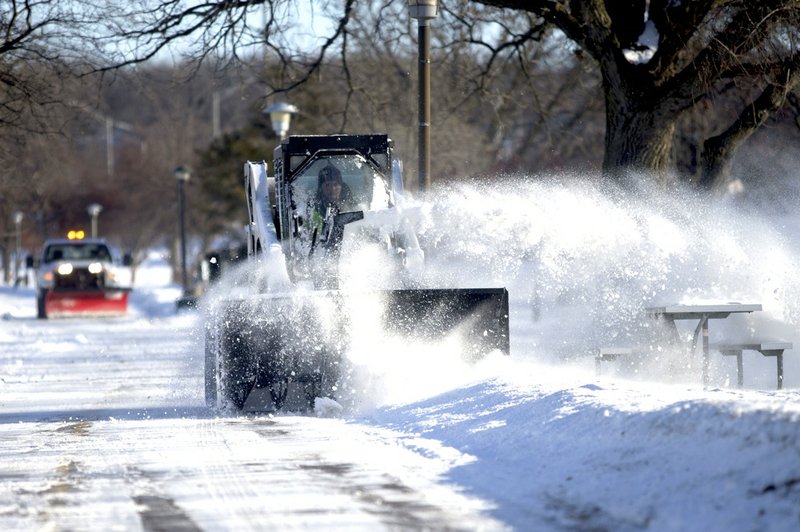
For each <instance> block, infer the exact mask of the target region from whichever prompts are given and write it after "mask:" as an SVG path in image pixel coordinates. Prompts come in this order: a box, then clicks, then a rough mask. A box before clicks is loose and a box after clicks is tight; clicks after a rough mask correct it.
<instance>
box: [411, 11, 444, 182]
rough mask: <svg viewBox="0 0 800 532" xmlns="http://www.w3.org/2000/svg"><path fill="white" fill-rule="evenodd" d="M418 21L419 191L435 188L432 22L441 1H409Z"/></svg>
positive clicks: (413, 15)
mask: <svg viewBox="0 0 800 532" xmlns="http://www.w3.org/2000/svg"><path fill="white" fill-rule="evenodd" d="M408 11H409V15H410V16H411V18H415V19H417V42H418V45H419V71H418V72H419V74H418V77H419V176H418V177H419V191H420V192H425V191H427V190H430V188H431V128H430V125H431V35H430V32H429V22H430V20H431V19H434V18H436V16H437V15H438V14H439V5H438V0H408Z"/></svg>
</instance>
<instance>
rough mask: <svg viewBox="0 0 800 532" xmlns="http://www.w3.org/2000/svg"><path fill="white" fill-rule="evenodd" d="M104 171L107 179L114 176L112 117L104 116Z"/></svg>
mask: <svg viewBox="0 0 800 532" xmlns="http://www.w3.org/2000/svg"><path fill="white" fill-rule="evenodd" d="M106 171H107V172H108V177H109V179H113V177H114V119H113V118H111V117H110V116H107V117H106Z"/></svg>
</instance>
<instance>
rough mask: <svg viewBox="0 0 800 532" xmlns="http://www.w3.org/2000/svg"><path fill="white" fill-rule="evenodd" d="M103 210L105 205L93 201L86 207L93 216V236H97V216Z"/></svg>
mask: <svg viewBox="0 0 800 532" xmlns="http://www.w3.org/2000/svg"><path fill="white" fill-rule="evenodd" d="M102 211H103V206H102V205H100V204H99V203H92V204H91V205H89V206H88V207H86V212H88V213H89V216H91V217H92V238H97V217H98V216H100V213H101V212H102Z"/></svg>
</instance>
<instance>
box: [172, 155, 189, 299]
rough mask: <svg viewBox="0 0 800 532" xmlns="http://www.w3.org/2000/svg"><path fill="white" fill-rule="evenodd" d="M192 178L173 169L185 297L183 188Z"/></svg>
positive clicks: (185, 170)
mask: <svg viewBox="0 0 800 532" xmlns="http://www.w3.org/2000/svg"><path fill="white" fill-rule="evenodd" d="M191 177H192V174H191V172H190V171H189V170H188V169H187V168H184V167H183V166H179V167H177V168H176V169H175V180H176V181H177V182H178V227H179V231H180V243H181V286H182V287H183V294H184V295H186V294H187V293H188V291H189V278H188V275H187V273H188V272H187V271H186V227H185V223H184V210H185V209H184V197H183V193H184V191H183V187H184V185H185V184H186V183H187V182H188V181H189V179H190V178H191Z"/></svg>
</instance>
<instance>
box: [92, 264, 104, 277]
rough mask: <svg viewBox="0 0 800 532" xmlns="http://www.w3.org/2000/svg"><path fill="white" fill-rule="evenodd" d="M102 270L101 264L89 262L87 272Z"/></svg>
mask: <svg viewBox="0 0 800 532" xmlns="http://www.w3.org/2000/svg"><path fill="white" fill-rule="evenodd" d="M102 271H103V265H102V264H100V263H99V262H93V263H91V264H89V273H95V274H96V273H100V272H102Z"/></svg>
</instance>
